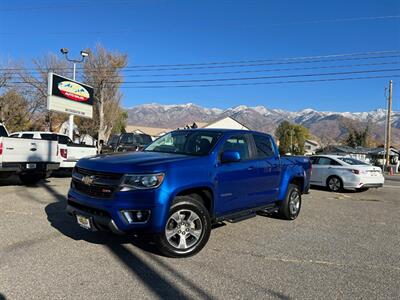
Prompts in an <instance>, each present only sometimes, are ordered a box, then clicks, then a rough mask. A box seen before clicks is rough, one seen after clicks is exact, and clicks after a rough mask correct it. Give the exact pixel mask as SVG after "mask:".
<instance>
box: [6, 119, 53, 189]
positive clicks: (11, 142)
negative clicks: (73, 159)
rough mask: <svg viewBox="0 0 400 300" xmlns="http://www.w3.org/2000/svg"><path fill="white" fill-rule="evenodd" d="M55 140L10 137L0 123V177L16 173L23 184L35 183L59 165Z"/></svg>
mask: <svg viewBox="0 0 400 300" xmlns="http://www.w3.org/2000/svg"><path fill="white" fill-rule="evenodd" d="M57 147H58V143H57V141H42V140H35V139H31V138H28V137H23V138H20V139H16V138H11V137H9V135H8V131H7V129H6V128H5V126H4V125H3V124H1V123H0V178H7V177H9V176H11V175H13V174H17V175H18V176H19V178H20V179H21V181H22V182H23V183H24V184H35V183H37V182H38V181H39V180H40V179H42V178H45V177H46V176H47V175H48V174H49V172H51V171H52V170H56V169H58V168H59V166H60V161H59V158H58V155H57V154H58V153H57V152H58V151H57Z"/></svg>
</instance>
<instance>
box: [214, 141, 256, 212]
mask: <svg viewBox="0 0 400 300" xmlns="http://www.w3.org/2000/svg"><path fill="white" fill-rule="evenodd" d="M227 150H230V151H237V152H239V154H240V158H241V160H240V161H239V162H230V163H221V162H219V163H218V170H217V175H216V180H217V193H218V195H217V198H218V201H217V202H216V213H217V215H223V214H226V213H231V212H235V211H239V210H243V209H246V208H250V207H251V202H249V198H248V197H247V193H248V191H249V189H252V188H253V187H254V182H253V181H252V178H253V175H254V172H255V162H254V161H252V160H250V147H249V136H248V135H244V134H242V135H233V136H230V137H228V138H227V140H226V141H225V143H224V144H223V147H222V149H221V151H220V157H221V154H222V152H223V151H227Z"/></svg>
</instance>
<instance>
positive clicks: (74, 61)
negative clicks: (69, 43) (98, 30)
mask: <svg viewBox="0 0 400 300" xmlns="http://www.w3.org/2000/svg"><path fill="white" fill-rule="evenodd" d="M60 51H61V53H62V54H63V55H64V57H65V59H66V60H68V61H70V62H72V63H73V65H74V72H73V74H72V79H73V80H75V73H76V64H77V63H81V62H83V61H84V60H85V57H88V56H89V53H88V52H86V51H81V58H80V59H72V58H69V57H68V52H69V50H68V48H61V49H60Z"/></svg>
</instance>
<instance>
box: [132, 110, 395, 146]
mask: <svg viewBox="0 0 400 300" xmlns="http://www.w3.org/2000/svg"><path fill="white" fill-rule="evenodd" d="M127 112H128V124H134V125H142V126H152V127H162V128H177V127H183V126H184V125H186V124H191V123H193V122H211V121H215V120H217V119H220V118H223V117H225V116H231V117H234V118H235V119H237V120H238V121H240V122H242V123H244V124H245V125H246V126H248V127H250V128H252V129H255V130H260V131H265V132H270V133H273V132H274V131H275V129H276V127H277V126H278V125H279V123H280V122H282V121H284V120H287V121H290V122H293V123H296V124H300V125H303V126H305V127H308V128H309V129H310V132H311V133H312V134H313V135H315V136H316V137H319V138H320V139H321V140H322V141H324V140H326V142H331V141H338V139H341V138H343V137H344V136H345V135H346V134H347V132H348V128H349V127H351V126H353V127H356V128H364V127H365V126H366V125H368V126H369V127H370V129H371V132H372V135H373V137H374V138H375V139H377V140H378V141H383V135H384V125H385V122H386V111H385V110H384V109H376V110H373V111H370V112H329V111H317V110H314V109H311V108H307V109H303V110H300V111H296V112H293V111H286V110H282V109H269V108H267V107H265V106H254V107H250V106H246V105H239V106H236V107H231V108H228V109H225V110H222V109H218V108H205V107H201V106H198V105H195V104H193V103H188V104H178V105H162V104H156V103H152V104H144V105H139V106H135V107H131V108H129V109H127ZM392 126H393V135H394V139H395V143H398V142H397V141H399V139H400V112H394V113H393V115H392ZM396 139H397V140H396Z"/></svg>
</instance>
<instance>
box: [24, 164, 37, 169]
mask: <svg viewBox="0 0 400 300" xmlns="http://www.w3.org/2000/svg"><path fill="white" fill-rule="evenodd" d="M26 168H27V169H36V164H26Z"/></svg>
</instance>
